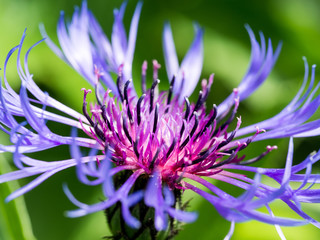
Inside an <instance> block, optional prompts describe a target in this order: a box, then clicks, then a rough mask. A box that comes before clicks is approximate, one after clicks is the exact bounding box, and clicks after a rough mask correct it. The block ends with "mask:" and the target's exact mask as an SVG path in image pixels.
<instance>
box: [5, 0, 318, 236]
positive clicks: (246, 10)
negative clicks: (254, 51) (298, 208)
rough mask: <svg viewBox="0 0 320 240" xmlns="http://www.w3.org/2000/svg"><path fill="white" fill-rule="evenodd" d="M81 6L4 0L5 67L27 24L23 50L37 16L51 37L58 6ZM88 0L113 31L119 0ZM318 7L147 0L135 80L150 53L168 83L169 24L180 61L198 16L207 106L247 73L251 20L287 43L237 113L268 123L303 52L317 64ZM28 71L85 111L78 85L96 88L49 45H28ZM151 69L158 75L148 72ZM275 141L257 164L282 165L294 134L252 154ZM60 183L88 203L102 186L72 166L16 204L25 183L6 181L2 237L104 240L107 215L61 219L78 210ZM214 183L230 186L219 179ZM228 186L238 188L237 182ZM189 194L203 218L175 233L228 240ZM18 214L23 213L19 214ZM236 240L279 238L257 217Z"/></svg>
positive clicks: (307, 231)
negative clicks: (12, 195)
mask: <svg viewBox="0 0 320 240" xmlns="http://www.w3.org/2000/svg"><path fill="white" fill-rule="evenodd" d="M75 5H78V6H79V5H81V1H80V0H77V1H75V0H73V1H65V0H50V1H43V0H29V1H27V0H25V1H23V0H11V1H9V0H7V1H6V0H0V6H1V7H0V26H1V37H0V62H1V64H0V65H1V68H2V67H3V63H4V59H5V57H6V54H7V53H8V51H9V50H10V49H11V48H12V47H14V46H16V45H17V44H18V43H19V41H20V37H21V36H22V33H23V31H24V29H25V28H27V37H26V40H25V44H24V46H25V48H24V50H25V51H26V50H27V49H28V47H30V46H31V45H32V44H33V43H35V42H36V41H38V40H40V39H41V35H40V33H39V28H38V24H39V23H43V24H44V25H45V27H46V30H47V32H48V34H49V36H51V37H52V39H53V40H56V32H55V31H56V23H57V21H58V18H59V12H60V10H64V11H65V12H66V16H67V17H68V18H71V16H72V13H73V9H74V6H75ZM88 5H89V8H90V9H91V10H92V11H93V13H94V14H95V16H96V18H97V19H98V20H99V22H100V24H101V25H102V27H103V28H104V30H105V32H106V34H107V35H108V36H109V37H110V33H111V26H112V23H113V9H114V8H115V7H119V6H120V5H121V1H115V0H93V1H90V0H88ZM135 5H136V1H129V3H128V7H127V10H126V15H125V25H126V26H127V29H128V28H129V24H130V20H131V16H132V13H133V11H134V8H135ZM319 11H320V2H319V1H316V0H314V1H303V0H301V1H294V0H282V1H279V0H270V1H254V0H252V1H237V0H234V1H231V0H226V1H210V0H197V1H183V0H177V1H172V0H171V1H169V0H164V1H144V4H143V9H142V14H141V18H140V25H139V31H138V39H137V46H136V53H135V59H134V68H133V71H134V77H135V79H140V77H139V76H140V69H141V64H142V62H143V60H148V61H149V63H150V64H151V60H152V59H157V60H158V61H159V62H160V64H162V66H163V68H162V69H161V70H160V73H159V74H160V79H163V81H162V82H161V84H160V86H161V88H162V89H166V87H167V86H168V84H167V77H166V74H165V70H164V62H163V55H162V44H161V37H162V29H163V24H164V22H165V21H167V20H169V21H170V23H171V26H172V29H173V34H174V38H175V42H176V48H177V52H178V55H179V57H180V60H181V59H182V57H183V56H184V54H185V53H186V51H187V49H188V47H189V45H190V43H191V41H192V38H193V27H192V24H193V22H194V21H197V22H198V23H199V24H200V25H201V26H203V27H204V28H205V35H204V49H205V58H204V69H203V73H202V74H203V75H202V77H208V76H209V74H211V73H212V72H213V73H215V82H214V85H213V90H212V92H211V95H210V99H209V101H208V106H210V105H211V104H213V103H217V104H218V103H220V102H221V101H222V100H223V99H224V98H225V97H226V96H227V95H229V93H230V92H231V91H232V89H233V88H234V87H236V86H237V84H238V83H239V82H240V81H241V79H242V77H243V75H244V74H245V72H246V68H247V64H248V63H249V58H250V42H249V38H248V35H247V32H246V30H245V28H244V24H246V23H248V24H249V25H250V26H251V28H252V29H253V30H254V32H255V33H256V34H258V31H260V30H261V31H262V32H263V33H264V34H265V36H266V37H270V38H271V39H272V40H273V44H274V48H275V47H276V45H277V44H278V42H279V41H283V43H284V44H283V48H282V52H281V54H280V58H279V60H278V62H277V64H276V66H275V68H274V70H273V72H272V74H271V76H270V77H269V78H268V81H267V82H266V83H265V84H264V85H263V86H262V87H261V88H260V89H259V90H258V91H257V92H256V93H254V94H253V95H252V96H251V97H250V98H249V99H247V100H245V101H244V102H243V103H242V104H241V107H240V111H239V115H241V116H242V120H243V126H245V125H249V124H252V123H255V122H257V121H261V120H263V119H265V118H267V117H271V116H273V115H274V114H276V113H277V112H279V111H280V110H281V109H282V108H283V107H284V106H285V105H286V104H287V103H288V102H289V101H290V100H291V99H292V97H293V96H294V95H295V93H296V91H297V90H298V88H299V86H300V84H301V82H302V78H303V75H304V66H303V62H302V56H306V57H307V59H308V61H309V63H310V65H311V64H313V63H315V64H317V63H319V62H320V54H319V53H320V48H319V46H318V42H319V40H320V26H319V25H318V23H319V22H320V14H319ZM15 61H16V60H15V57H14V58H13V59H12V60H11V64H10V65H9V68H8V79H9V82H10V84H11V85H12V86H13V87H14V88H15V89H17V90H18V89H19V84H20V82H19V78H18V76H17V73H16V67H15ZM29 68H30V71H31V72H32V73H33V74H34V79H35V80H36V82H37V83H38V84H39V86H40V87H41V88H42V89H43V90H46V91H48V92H49V94H50V95H51V96H53V97H55V98H56V99H58V100H60V101H61V102H63V103H65V104H66V105H68V106H71V107H73V108H74V109H77V110H78V111H81V102H82V92H81V91H80V89H81V88H82V87H89V86H88V84H87V83H86V82H85V81H84V80H83V79H82V78H81V77H80V76H79V75H78V74H77V73H76V72H75V71H73V70H72V69H71V68H70V67H69V66H67V65H66V64H65V63H64V62H63V61H61V60H60V59H58V57H56V56H55V55H54V54H53V53H52V52H51V50H50V49H49V48H48V47H47V46H46V45H45V44H44V43H41V44H40V45H39V46H38V47H36V48H35V49H34V50H33V51H32V52H31V54H30V58H29ZM149 74H150V76H151V72H150V71H149ZM1 75H2V74H1ZM317 79H318V78H317ZM138 81H139V80H138ZM138 81H136V82H138ZM195 98H196V96H193V99H195ZM318 115H319V114H318ZM52 128H53V129H54V131H57V132H59V133H62V134H69V131H70V129H68V128H64V127H60V126H59V127H57V126H52ZM0 137H1V142H7V143H8V139H7V138H6V137H4V136H3V135H0ZM268 144H270V145H272V144H277V145H278V146H279V149H278V150H277V151H274V152H272V153H271V154H269V156H268V157H266V158H265V159H264V160H262V161H261V162H260V163H259V164H257V165H259V166H263V167H283V165H284V161H285V157H286V151H287V144H288V140H287V139H285V140H272V141H264V142H259V143H257V144H256V145H255V146H256V147H254V151H253V150H252V148H251V149H250V152H248V151H247V152H246V153H247V154H248V155H249V157H250V156H251V157H253V156H256V155H257V154H259V153H260V152H261V151H263V150H264V149H265V146H266V145H268ZM319 145H320V144H319V138H311V139H309V140H308V141H307V140H300V139H297V140H295V156H294V158H295V163H297V162H299V161H301V160H303V159H304V158H305V157H306V156H307V155H308V153H310V152H311V151H313V150H317V149H318V148H319ZM33 156H34V157H38V158H40V159H48V160H58V159H67V158H69V151H68V148H59V149H57V150H53V151H49V152H46V153H42V154H35V155H33ZM0 161H1V164H0V167H1V169H0V172H8V171H9V169H10V168H12V169H14V167H13V166H12V163H11V156H10V155H7V154H4V155H3V154H2V155H1V156H0ZM6 163H10V165H8V164H6ZM315 171H317V169H315ZM28 181H29V180H21V181H20V182H19V184H21V185H23V184H25V183H27V182H28ZM62 183H68V185H69V187H70V188H71V190H72V191H73V192H75V195H76V196H77V197H78V198H79V200H81V201H83V202H89V203H94V202H96V201H99V199H101V198H102V194H101V193H100V192H99V189H92V188H89V187H85V186H83V185H81V184H80V183H79V182H78V180H77V178H76V176H75V171H74V169H71V170H67V171H65V172H62V173H59V174H57V175H55V176H54V177H52V178H50V179H49V180H47V181H46V182H45V183H43V184H41V185H40V186H39V187H37V188H36V189H34V190H33V191H31V192H29V193H27V194H26V195H25V196H24V198H23V197H20V198H19V199H18V201H16V202H11V203H9V204H3V199H4V198H5V196H7V195H8V194H9V192H12V191H13V189H16V188H17V187H18V186H17V184H18V183H17V182H15V183H10V184H9V185H6V184H2V185H0V201H1V203H0V211H1V212H0V239H4V240H7V239H8V240H9V239H18V240H19V239H24V238H25V239H33V237H32V233H31V231H33V234H34V236H35V238H36V239H39V240H54V239H101V238H102V237H103V236H106V235H108V233H109V232H108V229H107V227H106V224H105V220H104V216H103V213H95V214H91V215H89V216H86V217H82V218H77V219H69V218H66V217H64V214H63V213H64V212H65V211H66V210H69V209H74V206H73V205H72V204H71V203H70V202H69V200H68V199H67V197H66V196H65V195H64V193H63V191H62ZM217 184H218V185H219V186H221V187H223V185H222V184H220V183H217ZM230 191H233V189H232V188H231V189H230ZM186 198H187V199H188V198H192V201H191V205H192V209H194V210H196V211H198V212H199V219H198V220H197V221H196V222H195V223H193V224H188V225H185V227H184V231H182V232H181V233H180V234H179V236H178V237H177V239H223V237H224V236H225V235H226V233H227V232H228V229H229V223H228V222H227V221H225V220H224V219H223V218H222V217H220V216H219V215H218V214H217V212H216V211H215V209H214V208H213V207H212V206H211V205H210V204H208V203H207V202H205V201H204V200H202V199H201V198H198V197H195V196H193V195H192V194H191V195H189V193H186ZM23 200H24V201H25V205H24V201H23ZM25 206H26V207H25ZM26 209H27V211H26ZM274 209H275V210H274V212H275V213H276V214H277V213H278V214H279V215H281V216H291V214H290V213H288V211H287V209H286V208H285V207H283V206H282V205H280V204H275V205H274ZM305 209H306V210H307V211H309V212H311V213H312V216H314V217H315V218H317V219H320V210H319V204H318V205H314V206H313V207H310V206H308V205H307V206H305ZM17 212H18V213H19V215H17V214H16V213H17ZM27 212H28V213H29V214H27ZM28 215H29V216H28ZM29 218H30V222H31V225H32V230H31V227H30V226H31V225H30V222H29V220H28V219H29ZM20 223H21V225H22V226H23V227H22V228H21V227H20ZM21 229H22V230H21ZM282 229H283V231H284V234H285V235H286V237H287V239H309V240H311V239H314V240H315V239H320V231H319V229H317V228H316V227H313V226H311V225H308V226H303V227H297V228H288V227H286V228H285V227H284V228H282ZM233 239H252V240H254V239H279V237H278V235H277V233H276V231H275V228H274V227H273V226H269V225H266V224H262V223H257V222H254V221H250V222H247V223H241V224H237V225H236V228H235V233H234V237H233Z"/></svg>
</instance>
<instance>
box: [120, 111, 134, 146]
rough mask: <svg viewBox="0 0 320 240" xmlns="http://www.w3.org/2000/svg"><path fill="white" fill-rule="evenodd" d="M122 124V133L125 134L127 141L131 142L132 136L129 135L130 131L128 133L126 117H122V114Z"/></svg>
mask: <svg viewBox="0 0 320 240" xmlns="http://www.w3.org/2000/svg"><path fill="white" fill-rule="evenodd" d="M122 125H123V130H124V133H125V134H126V136H127V138H128V140H129V142H131V143H132V138H131V137H130V133H129V130H128V126H127V119H126V117H124V116H123V118H122Z"/></svg>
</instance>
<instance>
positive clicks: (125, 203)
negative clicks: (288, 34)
mask: <svg viewBox="0 0 320 240" xmlns="http://www.w3.org/2000/svg"><path fill="white" fill-rule="evenodd" d="M141 7H142V4H141V3H138V5H137V7H136V10H135V12H134V14H133V17H132V21H131V26H130V30H129V34H128V37H127V35H126V31H125V28H124V25H123V22H122V19H123V16H124V11H125V8H126V3H124V4H122V6H121V8H120V9H119V10H115V11H114V18H115V21H114V25H113V30H112V35H111V41H110V40H109V39H108V38H107V37H106V36H105V35H104V33H103V31H102V29H101V27H100V26H99V24H98V22H97V21H96V19H95V18H94V16H93V14H92V13H91V12H90V11H89V10H88V9H87V4H86V2H84V3H83V5H82V8H81V9H76V11H75V13H74V15H73V18H72V20H71V22H70V23H68V24H67V25H66V24H65V21H64V15H63V13H62V14H61V17H60V20H59V23H58V28H57V32H58V39H59V43H60V46H61V48H60V47H58V46H57V45H55V44H54V43H53V42H52V41H51V40H50V38H48V37H47V35H46V33H45V30H44V28H43V27H42V28H41V31H42V34H43V35H44V37H45V41H46V43H47V44H48V45H49V47H50V48H51V49H52V50H53V51H54V52H55V53H56V54H57V55H58V56H59V57H61V58H62V59H63V60H64V61H65V62H67V63H68V64H69V65H70V66H72V67H73V68H74V69H75V70H76V71H78V72H79V73H80V74H81V75H82V76H83V77H84V78H85V79H86V80H87V81H88V82H89V83H91V85H92V86H93V87H94V92H95V95H96V102H93V103H91V104H90V107H89V108H88V107H87V100H86V99H87V95H88V94H90V93H91V90H86V89H83V91H84V97H83V102H82V105H83V112H82V113H78V112H76V111H75V110H73V109H71V108H69V107H67V106H65V105H64V104H62V103H60V102H59V101H57V100H55V99H53V98H52V97H50V96H49V94H48V93H46V92H43V91H42V90H41V89H40V88H39V87H38V86H37V85H36V83H35V82H34V81H33V77H32V75H31V74H30V72H29V70H28V63H27V61H28V55H29V53H30V51H31V50H32V48H33V47H35V46H36V45H37V44H39V43H40V42H41V41H39V42H38V43H36V44H35V45H34V46H32V47H31V48H30V49H29V50H28V52H27V53H26V55H25V58H24V62H23V64H22V63H21V49H22V45H23V42H24V38H25V33H24V34H23V36H22V38H21V42H20V44H19V45H18V46H16V47H14V48H13V49H12V50H11V51H10V52H9V54H8V56H7V58H6V60H5V65H4V78H3V80H4V86H2V87H1V91H0V109H1V111H0V122H1V124H0V128H1V130H2V131H4V132H6V133H7V134H8V135H9V136H10V140H11V142H12V144H13V145H10V146H5V145H0V150H1V151H2V152H11V153H13V161H14V163H15V165H16V166H17V168H18V170H16V171H14V172H9V173H6V174H4V175H1V176H0V183H3V182H7V181H11V180H16V179H21V178H25V177H29V176H37V177H36V178H35V179H34V180H32V181H31V182H30V183H28V184H27V185H25V186H23V187H22V188H20V189H18V190H17V191H15V192H13V193H12V194H11V195H10V196H8V197H7V201H11V200H12V199H14V198H16V197H18V196H20V195H22V194H24V193H26V192H28V191H30V190H32V189H33V188H35V187H36V186H38V185H39V184H41V183H42V182H43V181H45V180H46V179H47V178H49V177H51V176H52V175H54V174H55V173H57V172H60V171H62V170H64V169H67V168H70V167H76V172H77V176H78V178H79V180H80V181H81V182H82V183H84V184H86V185H90V186H93V185H101V187H102V191H103V194H104V195H105V200H103V201H99V200H97V201H98V202H97V203H96V204H94V205H87V204H84V203H82V202H79V201H78V200H77V199H76V198H75V197H74V196H73V195H72V193H71V190H70V189H69V188H68V187H67V186H66V185H65V186H64V190H65V193H66V195H67V197H68V198H69V199H70V200H71V201H72V202H73V203H74V204H75V205H76V206H77V207H78V209H76V210H71V211H69V212H68V213H67V215H68V216H69V217H79V216H83V215H86V214H89V213H92V212H96V211H101V210H103V211H106V212H107V214H111V210H110V209H115V208H116V207H117V206H120V207H119V208H120V211H121V214H122V215H121V218H122V219H124V221H125V222H126V224H127V225H128V226H130V227H132V228H137V229H141V228H143V227H145V226H144V225H145V224H146V216H147V214H148V213H147V211H148V210H149V209H152V216H153V219H152V221H151V223H152V224H151V225H150V226H149V227H150V229H153V230H154V231H156V232H157V231H161V230H166V229H167V228H168V227H169V228H170V227H171V225H172V224H171V223H172V222H174V221H178V222H192V221H195V219H196V217H197V214H196V213H194V212H187V211H185V206H184V205H183V204H182V203H181V194H182V193H183V192H184V191H192V192H194V193H196V194H198V195H200V196H202V197H203V198H205V199H206V200H207V201H209V202H210V203H211V204H212V205H213V206H214V207H215V208H216V209H217V211H218V212H219V213H220V214H221V215H222V216H223V217H225V218H226V219H227V220H228V221H230V222H231V228H230V232H229V233H228V235H227V237H226V239H229V238H230V237H231V236H232V232H233V229H234V223H235V222H242V221H247V220H251V219H254V220H257V221H261V222H265V223H268V224H273V225H275V226H276V229H277V231H278V233H279V235H280V236H283V234H282V232H281V229H280V227H279V226H298V225H303V224H309V223H311V224H313V225H315V226H317V227H320V224H319V222H318V221H316V220H314V219H313V218H311V217H310V216H309V215H307V213H305V212H304V211H303V210H302V207H301V203H303V202H307V203H318V202H320V197H319V196H320V190H319V189H318V188H317V184H318V183H319V177H320V176H319V175H315V174H312V166H313V164H314V163H316V162H317V161H318V160H319V159H320V151H319V152H316V153H314V154H311V155H309V156H308V157H307V158H306V159H305V160H304V161H302V162H301V163H299V164H298V165H295V166H293V165H292V160H293V138H294V137H310V136H316V135H320V128H319V121H320V119H316V120H314V121H308V120H309V119H310V118H311V116H312V115H313V114H314V113H315V111H316V110H317V109H318V107H319V105H320V95H318V94H317V90H318V88H319V84H317V85H316V86H314V78H315V67H314V66H312V69H311V77H310V81H309V84H308V86H307V83H308V79H309V72H308V71H309V67H308V63H307V61H306V59H304V64H305V77H304V81H303V84H302V86H301V88H300V90H299V91H298V93H297V95H296V96H295V98H294V99H293V100H292V101H291V102H290V103H289V104H288V105H287V107H285V108H284V109H283V110H282V111H281V112H280V113H279V114H277V115H275V116H273V117H272V118H270V119H267V120H265V121H263V122H260V123H256V124H253V125H251V126H246V127H242V122H241V117H240V116H237V109H238V106H239V103H240V101H242V100H244V99H245V98H247V97H249V96H250V95H251V94H252V93H253V92H254V91H255V90H256V89H257V88H258V87H259V86H260V85H261V84H262V83H263V82H264V80H265V79H266V78H267V76H268V74H269V73H270V71H271V69H272V67H273V65H274V63H275V61H276V60H277V57H278V55H279V53H280V48H281V44H279V45H278V46H277V48H276V50H275V51H274V50H273V47H272V43H271V40H268V44H266V40H265V37H264V36H263V34H260V41H257V39H256V38H255V35H254V33H253V31H252V30H251V29H250V27H249V26H246V28H247V31H248V33H249V37H250V40H251V45H252V50H251V61H250V64H249V68H248V71H247V73H246V75H245V76H244V78H243V79H242V81H241V83H240V85H239V86H238V87H237V88H235V89H234V90H233V92H232V93H231V94H230V95H229V97H227V98H226V100H225V101H223V102H222V103H221V104H219V105H218V106H216V105H213V107H206V99H207V97H208V95H209V93H210V89H211V86H212V83H213V78H214V76H213V75H210V76H209V78H208V80H203V81H202V82H201V87H202V90H201V91H200V92H199V94H198V99H197V101H196V102H195V103H190V102H189V100H188V97H189V96H190V95H191V94H192V93H193V91H194V88H195V87H196V85H197V83H198V81H199V78H200V74H201V70H202V61H203V43H202V36H203V30H202V29H201V27H199V26H196V27H195V38H194V41H193V43H192V45H191V47H190V49H189V51H188V53H187V54H186V56H185V57H184V59H183V61H182V62H181V64H180V65H179V62H178V58H177V54H176V51H175V45H174V41H173V37H172V32H171V28H170V25H169V24H166V25H165V27H164V32H163V48H164V56H165V65H166V70H167V74H168V79H169V81H170V87H169V89H168V90H167V91H162V92H159V90H158V85H159V82H160V81H159V80H158V70H159V68H160V65H159V63H158V62H157V61H153V77H152V84H151V87H150V88H147V81H146V79H147V75H146V69H147V63H146V62H144V63H143V64H142V81H141V83H142V92H143V94H142V95H141V96H138V95H137V93H136V91H135V87H134V85H133V82H132V80H131V77H132V61H133V56H134V50H135V42H136V36H137V30H138V21H139V17H140V12H141ZM15 51H17V52H18V61H17V71H18V73H19V76H20V79H21V89H20V92H19V93H16V92H15V91H14V90H13V89H12V88H11V87H10V85H9V83H8V81H7V78H6V67H7V64H8V61H9V59H10V58H11V55H12V54H13V52H15ZM114 73H115V74H117V79H116V81H114V80H113V79H112V74H114ZM104 86H106V88H105V87H104ZM28 93H29V95H28ZM30 94H31V95H32V96H33V97H29V96H30ZM52 109H55V111H51V110H52ZM56 110H58V111H56ZM56 112H61V113H62V114H61V115H59V114H57V113H56ZM21 118H23V119H25V120H24V121H22V122H20V119H21ZM18 120H19V121H18ZM47 121H54V122H57V123H59V124H63V125H68V126H71V127H72V128H73V130H72V133H71V136H69V135H67V136H61V135H59V134H56V133H54V132H52V131H51V130H50V129H49V127H48V126H47V125H46V122H47ZM233 122H235V124H233V125H235V127H234V128H232V127H231V126H230V125H231V124H232V123H233ZM233 125H232V126H233ZM76 129H77V130H76ZM81 131H82V132H84V133H85V134H86V136H87V137H79V136H77V132H81ZM286 137H289V138H290V142H289V149H288V156H287V159H286V166H285V168H284V169H266V168H259V167H252V166H248V165H250V164H251V163H254V162H256V161H258V160H260V159H261V158H262V157H264V156H265V155H266V154H268V153H269V152H270V151H272V150H274V149H276V146H267V147H266V151H265V152H263V153H261V154H260V155H259V156H257V157H255V158H253V159H247V158H246V157H245V156H244V155H243V154H242V150H243V149H245V148H248V147H250V146H251V145H252V143H253V142H256V141H259V140H265V139H272V138H286ZM60 145H69V146H70V153H71V158H70V159H67V160H59V161H51V162H48V161H44V160H38V159H33V158H31V157H28V156H27V155H26V154H27V153H32V152H38V151H43V150H46V149H50V148H54V147H57V146H60ZM249 145H250V146H249ZM80 148H81V149H80ZM83 148H86V149H88V151H87V154H86V155H83V151H82V149H83ZM250 173H254V174H255V175H254V177H253V178H250V177H248V176H247V174H248V175H250ZM265 178H269V179H271V180H274V182H275V184H272V185H268V183H269V182H270V181H264V180H265ZM210 179H214V180H217V181H221V182H225V183H228V184H231V185H234V186H236V187H238V188H240V189H242V190H244V193H243V194H242V195H240V196H233V195H231V194H229V193H227V192H225V191H224V190H223V189H220V188H219V187H217V186H216V185H214V184H213V183H212V182H210ZM292 183H295V184H292ZM199 185H202V186H203V188H199ZM203 189H206V190H203ZM274 201H282V202H283V203H285V204H286V205H287V206H288V207H289V208H290V209H292V210H293V211H294V212H295V213H297V214H298V215H299V216H300V217H301V218H302V219H288V218H282V217H277V216H274V214H273V212H272V210H271V208H270V206H269V204H270V203H272V202H274ZM141 204H142V205H143V206H144V209H147V210H146V211H145V212H144V213H143V214H141V211H140V214H137V213H136V212H135V208H136V207H137V206H140V205H141ZM262 207H265V208H266V209H267V210H268V212H269V214H266V213H264V212H262V211H261V210H260V209H261V208H262ZM169 222H170V224H169Z"/></svg>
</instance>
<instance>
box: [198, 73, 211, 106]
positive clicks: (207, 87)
mask: <svg viewBox="0 0 320 240" xmlns="http://www.w3.org/2000/svg"><path fill="white" fill-rule="evenodd" d="M213 77H214V74H211V75H210V77H209V83H208V82H207V81H206V80H205V81H204V82H202V83H201V85H202V91H203V93H204V94H203V102H205V101H206V100H207V98H208V96H209V92H210V90H211V86H212V83H213Z"/></svg>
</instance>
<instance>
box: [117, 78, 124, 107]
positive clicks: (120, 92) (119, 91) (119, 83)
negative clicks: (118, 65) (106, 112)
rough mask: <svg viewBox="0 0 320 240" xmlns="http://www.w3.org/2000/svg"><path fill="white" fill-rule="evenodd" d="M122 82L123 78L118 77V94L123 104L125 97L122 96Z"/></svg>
mask: <svg viewBox="0 0 320 240" xmlns="http://www.w3.org/2000/svg"><path fill="white" fill-rule="evenodd" d="M121 82H122V77H121V76H120V75H118V77H117V88H118V93H119V96H120V99H121V101H122V102H123V96H122V91H121Z"/></svg>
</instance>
